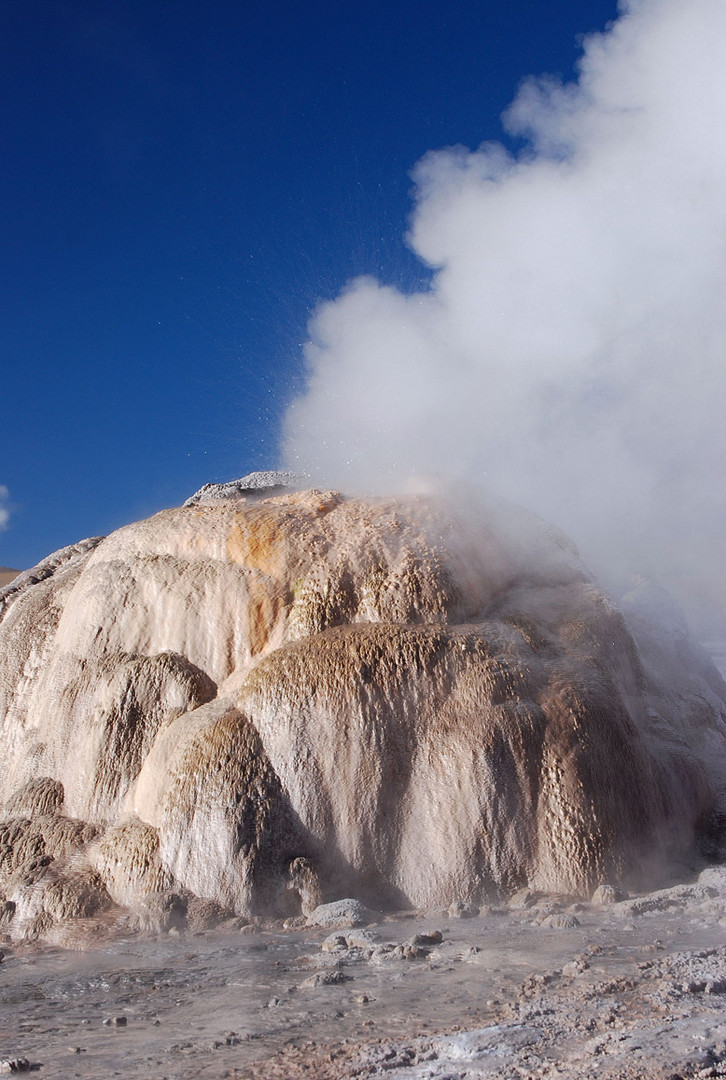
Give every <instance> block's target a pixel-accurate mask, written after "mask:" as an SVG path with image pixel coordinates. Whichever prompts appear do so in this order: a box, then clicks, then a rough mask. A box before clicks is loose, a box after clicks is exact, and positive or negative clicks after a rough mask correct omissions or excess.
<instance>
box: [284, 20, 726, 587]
mask: <svg viewBox="0 0 726 1080" xmlns="http://www.w3.org/2000/svg"><path fill="white" fill-rule="evenodd" d="M724 55H726V4H724V3H723V2H722V0H689V3H686V4H684V3H683V0H630V2H627V3H624V4H622V5H621V14H620V17H619V18H618V19H617V21H616V22H614V23H613V24H612V25H611V26H610V27H609V28H608V29H607V30H606V31H605V32H604V33H601V34H596V35H593V36H591V37H589V38H587V39H586V40H585V42H584V45H583V54H582V57H581V61H580V67H579V77H578V80H577V82H575V83H569V84H562V83H561V82H559V81H557V80H556V79H553V78H549V77H544V78H532V79H528V80H527V81H525V82H524V83H523V85H522V86H521V87H520V89H519V92H518V94H517V96H516V98H515V100H514V102H513V104H512V105H511V107H510V108H509V110H508V111H507V113H506V114H505V116H504V126H505V129H506V131H507V132H508V133H509V134H510V135H514V136H519V137H521V139H522V140H523V149H521V151H520V152H519V153H518V154H517V155H516V156H514V155H512V154H511V153H510V152H509V151H507V150H506V149H505V148H504V146H502V145H500V144H493V143H489V144H484V145H482V146H481V147H479V149H477V150H476V151H470V150H468V149H466V148H463V147H453V148H448V149H444V150H439V151H435V152H432V153H430V154H428V155H427V156H426V157H425V158H424V159H423V160H422V161H421V162H419V164H418V166H417V167H416V170H415V174H414V179H415V184H416V205H415V210H414V213H413V217H412V223H411V231H410V238H409V239H410V243H411V246H412V247H413V250H414V251H415V252H416V253H417V254H418V255H419V256H420V258H421V259H422V260H423V261H424V262H426V263H428V264H429V265H430V266H431V267H433V268H434V269H435V275H434V279H433V283H432V286H431V288H430V289H429V290H428V291H426V292H422V293H418V294H414V295H404V294H402V293H400V292H398V291H397V290H396V289H393V288H390V287H385V286H382V285H381V284H379V283H378V282H376V281H375V280H374V279H372V278H359V279H357V280H355V281H353V282H351V283H350V284H349V285H348V287H347V288H346V289H345V290H344V291H343V292H342V293H341V295H340V296H339V297H338V298H337V299H336V300H334V301H333V302H330V303H326V304H324V305H322V306H321V307H320V308H319V310H318V311H317V313H316V315H315V317H314V319H313V320H312V323H311V326H310V337H311V341H310V343H309V345H308V346H307V353H306V357H307V363H308V367H309V377H308V387H307V391H306V393H305V394H304V395H303V396H302V397H301V398H300V399H299V400H297V401H296V402H295V403H294V405H293V407H292V408H291V409H290V411H289V413H288V416H287V420H286V442H285V458H286V464H287V465H289V466H291V467H293V468H297V469H299V468H304V469H306V470H307V471H308V472H309V473H311V474H312V476H313V477H314V479H315V480H316V481H317V482H319V483H330V484H333V485H336V486H343V487H348V488H350V487H359V488H360V487H362V488H368V489H382V490H391V489H399V490H400V489H403V488H405V487H406V485H407V484H409V482H410V478H411V477H412V476H416V477H420V476H421V475H422V474H423V475H424V476H428V475H436V476H442V477H444V478H448V477H457V478H462V479H466V480H469V481H474V482H479V483H482V484H484V485H486V486H487V487H488V488H490V489H493V490H495V491H497V492H499V493H501V494H504V495H506V496H508V497H510V498H512V499H514V500H516V501H518V502H522V503H524V504H526V505H528V506H529V507H531V508H533V509H534V510H536V511H538V512H539V513H541V514H542V515H543V516H545V517H546V518H548V519H550V520H554V521H556V522H557V523H558V524H560V525H561V526H562V527H563V528H565V529H566V530H567V531H569V532H570V533H571V534H572V535H573V536H574V537H575V539H576V540H578V542H579V543H580V544H581V546H582V548H583V549H584V551H585V553H586V555H588V556H590V557H594V558H596V559H597V558H598V557H599V556H602V555H604V554H606V553H607V552H610V553H612V552H615V551H620V552H622V551H624V550H625V551H627V552H628V554H629V557H631V558H632V559H633V560H635V562H640V563H641V564H642V563H643V562H647V563H648V565H649V566H650V567H653V568H655V569H656V570H658V571H660V572H661V573H664V574H665V575H666V576H667V578H668V580H669V581H670V584H671V585H673V584H675V585H676V588H678V586H679V584H680V585H681V586H683V587H684V588H685V586H686V585H687V586H688V587H689V588H690V589H691V590H692V591H694V590H695V591H696V592H697V591H698V589H699V588H701V589H702V590H704V589H706V588H709V589H710V586H706V585H705V584H704V583H705V582H706V581H710V580H712V579H713V576H714V575H716V574H717V572H718V576H719V577H720V576H721V575H720V565H719V563H720V559H721V557H722V555H721V549H722V547H723V538H724V531H725V530H724V526H725V525H726V508H725V506H724V498H723V488H724V484H723V480H722V474H723V472H724V464H725V463H726V461H725V459H726V455H725V450H726V426H725V425H724V422H723V419H722V415H721V414H722V408H723V406H722V402H723V401H724V398H725V396H726V395H725V393H724V392H725V391H726V362H725V361H726V355H725V353H726V350H725V346H726V302H725V298H726V194H725V191H726V189H725V186H724V179H725V177H726V78H724V74H723V72H724V59H723V58H724Z"/></svg>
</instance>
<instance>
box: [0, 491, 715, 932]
mask: <svg viewBox="0 0 726 1080" xmlns="http://www.w3.org/2000/svg"><path fill="white" fill-rule="evenodd" d="M44 565H45V570H44V574H45V576H43V575H38V574H33V575H30V576H27V577H26V578H24V579H23V580H22V581H21V582H20V584H17V583H16V584H14V585H13V586H11V587H9V588H8V589H7V590H5V591H4V593H0V658H1V662H2V669H1V673H0V695H1V698H0V701H1V705H2V714H1V716H2V720H1V723H2V727H1V729H0V730H1V736H2V746H3V755H4V766H5V767H4V769H3V772H2V776H0V798H2V799H3V800H4V801H5V811H4V817H5V819H6V821H5V823H4V824H3V825H2V826H1V828H2V837H3V845H4V846H0V891H1V892H2V893H3V895H4V905H5V906H4V907H3V911H4V912H5V916H4V917H5V919H6V921H9V922H10V923H11V926H12V928H13V932H16V933H35V934H41V935H44V936H46V937H53V935H55V936H56V937H57V935H58V934H59V933H60V932H61V931H60V930H59V927H60V926H61V924H62V923H63V922H64V921H65V920H67V919H68V918H71V917H85V918H88V917H91V916H94V917H95V916H96V915H97V913H98V912H99V911H102V910H103V911H105V913H106V914H105V916H104V917H105V918H106V919H107V920H111V921H113V919H114V918H116V917H120V914H121V913H120V911H119V906H123V907H132V908H136V909H138V912H139V919H140V924H141V925H143V926H154V925H166V924H168V923H169V922H170V921H173V920H175V919H183V918H184V917H185V913H186V916H187V917H188V918H190V919H191V918H193V917H194V912H198V911H199V910H201V909H200V905H204V904H206V905H207V908H206V909H205V910H210V905H211V909H213V910H214V911H216V912H217V913H219V914H220V915H221V914H223V913H224V912H225V911H227V912H230V913H231V912H236V913H238V914H253V913H255V912H257V911H264V912H265V913H270V912H277V913H279V914H281V915H282V914H294V913H295V912H297V911H300V909H301V908H302V909H303V910H304V911H307V910H309V909H310V908H311V907H314V906H315V904H316V903H317V902H318V900H320V899H321V898H325V899H334V898H337V897H340V896H344V895H354V896H358V897H359V898H361V899H364V900H366V901H367V902H368V903H369V904H372V905H379V906H380V905H396V904H399V905H410V906H416V907H425V906H430V905H442V904H444V905H447V906H448V904H450V903H451V902H452V901H453V900H463V901H467V900H470V901H474V902H476V901H480V900H481V899H482V898H484V897H488V896H492V895H495V894H498V893H501V892H502V891H506V890H511V889H514V888H516V887H518V886H520V885H523V884H526V883H529V884H530V885H532V886H534V887H537V888H540V889H545V890H549V891H556V892H569V893H579V894H583V893H587V892H589V891H590V890H592V889H593V888H594V886H595V885H597V884H598V882H599V881H601V880H603V879H605V878H607V879H609V880H613V879H617V880H619V881H625V882H634V881H638V880H639V881H640V883H647V882H645V881H644V878H645V877H647V875H649V874H653V875H655V874H657V873H662V872H663V871H664V869H665V870H667V869H669V868H672V867H673V866H680V867H682V866H684V865H692V864H693V862H694V860H695V859H696V858H697V854H698V844H699V835H700V832H701V831H704V830H706V829H707V828H708V826H709V822H710V821H712V819H713V813H714V812H715V811H716V810H717V809H718V797H719V792H720V790H721V787H722V784H723V774H724V766H725V764H726V736H725V727H724V719H723V717H724V712H725V711H726V702H725V700H724V695H726V687H724V684H723V682H722V681H721V680H720V679H719V677H718V675H717V673H716V672H715V670H714V669H713V668H712V667H710V666H709V665H708V663H707V662H705V661H704V660H703V658H702V657H699V656H697V655H696V653H695V652H693V651H691V652H690V653H688V651H687V650H686V649H685V645H684V642H685V639H684V638H683V639H680V638H677V637H674V636H673V634H672V633H671V634H670V636H669V634H668V633H658V632H657V630H652V629H651V630H648V629H647V626H646V624H643V626H642V627H641V631H642V640H643V642H644V643H645V644H644V645H643V648H642V649H641V648H639V645H638V644H637V643H636V641H635V639H634V638H633V636H632V633H631V631H630V630H629V628H628V625H627V624H626V622H625V619H624V617H623V616H622V615H621V614H620V613H619V611H618V610H617V609H616V608H615V607H613V605H612V604H611V603H610V602H609V601H608V600H607V599H606V598H605V597H604V596H603V595H602V593H601V592H599V590H598V589H597V588H596V586H595V585H594V584H593V583H592V581H591V580H590V578H589V576H588V575H587V573H586V572H585V571H584V570H583V568H582V566H581V565H580V564H579V562H578V560H577V557H576V556H575V555H574V553H573V552H572V550H571V548H570V547H569V546H568V545H567V543H566V542H564V541H563V540H562V539H561V538H560V537H558V536H556V535H554V534H553V533H551V532H550V531H548V530H547V529H546V528H545V527H544V526H543V525H542V524H541V523H540V522H538V521H537V520H536V519H533V518H531V517H529V516H528V515H526V514H524V513H522V512H516V513H514V512H512V511H508V512H506V513H505V512H504V511H503V510H502V508H498V509H497V510H496V511H495V510H493V509H492V508H487V507H484V506H483V505H480V504H475V503H474V501H473V500H472V499H470V500H469V501H468V502H467V503H466V504H463V503H462V504H461V505H459V506H458V507H457V508H454V507H453V506H452V505H449V504H447V502H446V500H444V499H442V498H437V499H435V498H424V497H418V498H413V497H408V498H391V499H369V498H367V499H363V498H345V497H344V496H342V495H340V494H338V493H334V492H325V493H322V492H319V491H306V492H296V493H283V494H274V495H272V496H268V497H265V493H264V492H263V493H261V494H257V495H252V494H250V496H249V497H246V496H245V495H244V493H243V494H242V495H240V494H239V493H236V495H235V499H234V500H232V501H225V500H224V499H222V500H220V501H219V502H216V503H214V504H213V505H202V504H197V505H190V506H186V507H183V508H180V509H176V510H167V511H164V512H162V513H160V514H157V515H156V516H155V517H153V518H150V519H149V520H147V521H142V522H139V523H138V524H135V525H131V526H128V527H126V528H124V529H121V530H119V531H118V532H116V533H114V534H112V535H111V536H109V537H108V538H106V539H105V540H102V541H93V542H88V543H86V544H82V545H78V546H76V547H75V548H72V549H65V550H64V552H62V553H59V555H58V556H56V557H52V558H51V559H49V560H46V563H45V564H44ZM676 657H677V659H676ZM79 875H80V876H79ZM64 890H66V892H67V894H68V896H69V897H75V898H76V900H75V906H74V905H73V904H72V903H70V902H69V903H67V904H64V903H63V902H60V901H59V897H61V900H62V898H63V897H64V896H65V895H66V893H65V892H64Z"/></svg>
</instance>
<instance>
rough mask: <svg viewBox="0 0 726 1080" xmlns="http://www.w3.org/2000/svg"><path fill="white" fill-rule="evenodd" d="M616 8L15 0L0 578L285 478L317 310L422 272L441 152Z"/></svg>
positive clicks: (6, 36) (8, 82) (7, 113)
mask: <svg viewBox="0 0 726 1080" xmlns="http://www.w3.org/2000/svg"><path fill="white" fill-rule="evenodd" d="M615 15H616V3H615V0H508V2H506V3H505V2H504V0H499V2H498V3H491V2H485V0H481V2H478V3H477V2H474V0H462V2H459V0H448V2H446V3H442V2H433V0H418V2H416V3H414V2H405V0H385V2H377V0H368V2H367V3H365V4H364V3H362V2H361V3H345V2H340V3H335V4H334V3H327V2H322V3H314V4H311V3H309V2H306V3H302V2H298V0H287V2H286V3H279V2H276V0H264V2H257V0H237V2H235V0H207V2H206V3H205V4H201V3H199V0H194V2H193V3H192V2H187V0H139V2H136V0H2V2H0V42H1V48H2V57H1V62H0V83H1V92H0V125H1V129H0V146H1V147H2V156H1V162H2V163H1V164H0V199H1V203H2V229H1V233H0V236H1V245H2V248H1V252H2V253H1V256H0V258H1V265H2V289H1V291H0V304H1V305H2V311H1V313H0V315H1V322H0V326H1V327H2V329H1V331H0V395H2V404H3V407H2V411H1V413H0V417H1V418H0V485H5V486H6V487H7V488H8V489H9V492H10V500H9V502H10V509H11V517H10V521H9V525H8V528H7V529H6V530H5V531H4V532H1V533H0V564H3V565H9V566H17V567H25V566H28V565H31V564H32V563H33V562H35V561H37V560H38V559H40V558H41V557H43V556H44V555H46V554H48V553H49V552H50V551H52V550H54V549H55V548H58V547H61V546H63V545H65V544H67V543H71V542H74V541H75V540H78V539H80V538H82V537H84V536H88V535H94V534H100V533H107V532H109V531H110V530H112V529H114V528H116V527H118V526H119V525H121V524H124V523H125V522H127V521H130V520H133V519H135V518H138V517H141V516H144V515H146V514H149V513H152V512H153V511H155V510H157V509H159V508H161V507H162V506H168V505H175V504H177V503H179V502H181V501H182V500H183V499H184V498H185V497H186V496H187V495H189V494H191V493H192V492H193V491H194V490H195V489H196V488H197V487H199V486H200V485H201V484H202V483H204V482H205V481H207V480H226V479H230V478H232V477H234V476H239V475H242V474H243V473H245V472H248V471H250V470H252V469H255V468H263V467H269V466H270V465H274V464H275V463H276V459H277V436H278V431H279V421H280V417H281V415H282V412H283V410H284V408H285V407H286V405H287V404H288V402H289V400H290V398H291V397H292V396H293V394H294V393H295V392H296V390H298V389H299V388H300V386H301V356H300V343H301V342H302V341H304V339H305V327H306V322H307V319H308V317H309V314H310V311H311V309H312V308H313V307H314V305H315V303H316V301H317V300H319V299H322V298H326V297H331V296H333V295H335V294H336V293H337V292H338V291H339V289H340V288H341V286H342V285H343V284H344V283H345V281H346V280H347V279H348V278H350V277H351V276H354V275H356V274H360V273H374V274H376V275H377V276H378V277H379V278H381V279H382V280H384V281H390V282H393V283H396V284H397V285H399V286H403V287H404V288H413V287H417V286H420V285H421V283H422V282H423V281H425V272H424V270H423V268H422V267H421V266H420V265H419V264H418V263H417V262H416V260H415V259H414V258H413V256H411V255H410V253H409V252H408V251H407V249H406V247H405V244H404V235H405V230H406V220H407V216H408V213H409V211H410V200H409V194H410V187H411V181H410V177H409V172H410V170H411V168H412V166H413V165H414V163H415V162H416V161H417V159H418V158H420V157H421V155H422V154H424V153H425V152H426V151H427V150H429V149H433V148H437V147H441V146H445V145H450V144H453V143H463V144H464V145H466V146H470V147H475V146H476V145H478V144H479V143H480V142H482V141H483V140H485V139H499V138H501V137H502V132H501V127H500V120H499V117H500V114H501V112H502V110H503V109H504V108H505V107H506V106H507V105H508V103H509V102H510V101H511V99H512V97H513V95H514V92H515V90H516V87H517V85H518V83H519V81H520V80H521V78H522V77H524V76H526V75H529V74H539V73H541V72H543V71H551V72H558V73H560V74H561V75H563V76H564V77H566V78H567V77H571V76H572V74H573V64H574V62H575V61H576V59H577V56H578V51H577V35H578V34H580V33H582V32H586V31H590V30H595V29H601V28H603V27H604V26H605V24H606V23H607V21H608V20H609V19H612V18H614V17H615Z"/></svg>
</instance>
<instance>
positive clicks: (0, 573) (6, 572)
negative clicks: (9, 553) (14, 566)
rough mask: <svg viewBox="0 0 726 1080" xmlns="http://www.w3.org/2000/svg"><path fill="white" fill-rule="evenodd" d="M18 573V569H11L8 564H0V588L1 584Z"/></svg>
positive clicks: (9, 580)
mask: <svg viewBox="0 0 726 1080" xmlns="http://www.w3.org/2000/svg"><path fill="white" fill-rule="evenodd" d="M19 573H20V571H19V570H11V569H10V567H9V566H0V589H2V587H3V585H8V584H9V583H10V582H11V581H12V580H13V578H14V577H17V576H18V574H19Z"/></svg>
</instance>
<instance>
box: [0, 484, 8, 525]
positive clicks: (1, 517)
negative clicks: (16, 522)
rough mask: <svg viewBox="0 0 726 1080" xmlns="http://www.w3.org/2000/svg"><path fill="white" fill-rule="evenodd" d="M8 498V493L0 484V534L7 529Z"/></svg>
mask: <svg viewBox="0 0 726 1080" xmlns="http://www.w3.org/2000/svg"><path fill="white" fill-rule="evenodd" d="M9 497H10V492H9V491H8V489H7V488H6V487H5V485H4V484H0V532H3V531H4V530H5V529H7V527H8V522H9V521H10V510H9V509H8V505H7V501H8V498H9Z"/></svg>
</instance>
